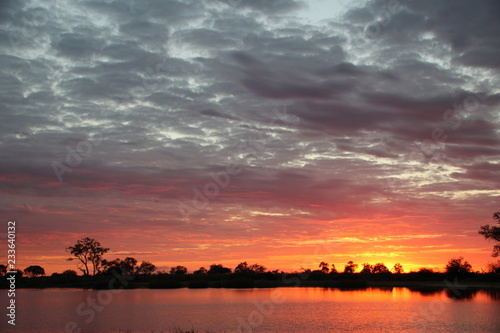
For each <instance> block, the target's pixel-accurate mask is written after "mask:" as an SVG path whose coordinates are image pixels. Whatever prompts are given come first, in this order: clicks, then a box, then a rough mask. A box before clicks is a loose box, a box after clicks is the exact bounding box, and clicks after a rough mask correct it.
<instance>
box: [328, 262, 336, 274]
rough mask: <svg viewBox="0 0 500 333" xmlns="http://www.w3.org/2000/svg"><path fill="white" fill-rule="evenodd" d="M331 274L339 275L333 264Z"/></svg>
mask: <svg viewBox="0 0 500 333" xmlns="http://www.w3.org/2000/svg"><path fill="white" fill-rule="evenodd" d="M330 274H337V269H336V268H335V264H332V268H331V269H330Z"/></svg>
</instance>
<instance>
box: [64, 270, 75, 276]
mask: <svg viewBox="0 0 500 333" xmlns="http://www.w3.org/2000/svg"><path fill="white" fill-rule="evenodd" d="M62 275H64V276H67V277H75V276H78V274H77V273H76V272H75V271H74V270H72V269H67V270H65V271H64V272H62Z"/></svg>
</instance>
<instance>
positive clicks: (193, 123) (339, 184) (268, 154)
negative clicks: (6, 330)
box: [0, 0, 500, 274]
mask: <svg viewBox="0 0 500 333" xmlns="http://www.w3.org/2000/svg"><path fill="white" fill-rule="evenodd" d="M457 3H459V4H457V5H456V6H455V7H454V8H453V11H450V8H449V6H450V5H449V4H448V3H447V2H444V1H443V2H437V3H436V2H433V1H418V2H415V1H413V2H409V1H408V2H404V3H403V2H401V4H400V7H398V8H394V7H390V8H389V7H387V6H388V5H387V3H386V2H385V1H361V2H356V5H352V6H350V5H348V4H347V5H345V6H343V7H342V8H340V7H338V6H336V5H335V6H334V5H332V7H331V10H332V16H331V18H329V17H328V15H326V14H325V11H326V10H327V9H325V8H326V7H325V5H322V6H321V8H319V7H318V8H314V7H309V8H308V7H307V3H306V2H302V1H299V0H284V1H279V2H278V3H277V4H275V5H272V4H271V2H263V1H254V2H247V1H243V2H232V3H230V4H228V3H224V2H200V3H196V4H194V3H193V2H189V1H180V0H179V1H161V2H151V3H150V4H147V5H146V4H144V5H141V6H139V5H132V6H125V5H123V3H122V2H111V1H105V2H100V3H97V2H81V1H80V2H75V3H61V2H58V1H54V2H37V1H27V2H23V3H15V2H11V3H7V4H6V5H2V6H0V14H1V15H2V21H3V22H4V23H2V24H4V25H5V26H8V27H9V28H8V29H7V28H6V29H7V30H5V29H4V30H2V31H9V33H10V34H11V35H9V36H10V37H13V36H14V37H16V38H4V39H2V41H3V42H0V58H1V59H2V63H3V64H4V66H2V69H0V75H1V76H0V78H1V82H2V89H1V90H0V129H1V131H0V146H1V149H0V159H1V161H2V163H1V164H0V192H1V198H2V199H1V202H2V205H1V206H0V212H1V214H0V215H1V216H2V219H3V220H4V221H5V224H4V225H5V226H4V231H2V232H0V235H1V234H3V235H4V236H5V235H6V231H7V226H6V222H7V221H8V220H16V221H17V234H16V235H17V236H16V237H17V238H16V244H17V250H18V252H17V256H18V258H17V263H18V268H25V267H26V266H29V265H40V266H42V267H44V268H45V269H46V272H47V273H48V274H51V273H53V272H62V271H63V270H65V269H76V266H75V265H74V262H67V261H65V259H66V258H68V254H67V253H66V252H65V248H67V247H68V246H70V245H73V244H74V243H75V242H76V241H77V239H79V238H82V237H91V238H95V239H96V240H98V241H100V242H101V244H102V245H103V246H106V247H109V248H110V249H111V251H110V252H109V254H107V256H106V258H107V259H114V258H117V257H119V258H122V259H124V258H125V257H126V256H131V257H134V258H136V259H138V260H139V261H142V260H148V261H151V262H153V263H154V264H155V265H157V266H158V267H159V268H160V269H165V270H168V268H169V267H171V266H176V265H184V266H186V267H188V269H189V270H190V271H193V270H195V269H198V268H199V267H200V266H205V267H207V268H208V267H209V266H210V265H211V264H213V263H222V264H224V265H226V266H229V267H231V268H234V267H235V266H236V265H237V264H238V263H239V262H242V261H247V262H249V263H260V264H263V265H265V266H266V267H268V268H269V269H280V270H285V271H292V270H300V269H301V268H311V269H315V268H317V266H318V264H319V262H321V261H327V262H328V263H330V264H331V263H335V265H336V267H337V269H340V270H341V269H343V266H344V265H345V263H346V262H347V261H349V260H353V261H354V262H356V263H358V264H360V265H361V264H362V263H364V262H368V263H371V264H375V263H378V262H383V263H385V264H386V265H387V266H391V267H392V266H393V265H394V264H395V263H397V262H400V263H401V264H402V265H403V267H404V268H405V270H406V271H409V270H411V269H417V268H419V267H422V266H426V267H432V268H436V269H442V268H444V266H445V265H446V262H447V261H448V260H449V259H450V258H452V257H458V256H463V257H465V259H466V260H467V261H469V262H470V263H471V264H472V266H473V268H474V269H475V270H480V269H481V268H483V267H485V265H486V263H487V262H489V261H493V258H491V257H490V253H491V250H492V246H493V244H492V243H491V242H488V241H486V240H484V238H483V237H482V236H480V235H478V234H477V231H478V229H479V227H480V226H481V225H484V224H487V223H490V224H492V223H494V221H493V220H492V218H491V217H492V214H493V213H494V212H496V211H499V210H500V202H499V196H500V190H499V188H500V183H499V179H500V164H499V162H498V161H499V157H500V135H499V134H500V128H499V120H500V117H499V114H500V113H499V112H498V111H499V106H498V102H499V100H500V94H499V90H498V87H499V86H500V84H499V83H500V82H498V78H499V77H500V76H499V75H498V74H499V73H498V71H499V68H500V62H499V59H500V49H499V48H498V45H500V42H499V40H498V38H499V37H498V36H500V24H499V23H498V15H497V13H498V10H499V5H498V3H497V2H495V1H484V2H481V3H480V4H479V3H474V4H472V3H471V2H468V1H462V0H460V1H458V2H457ZM231 4H232V5H231ZM381 11H384V13H386V14H387V13H389V14H388V15H386V16H385V20H381V18H380V17H378V16H373V13H378V12H381ZM325 16H326V19H325ZM19 22H28V23H29V22H31V23H29V27H31V28H32V29H31V30H29V31H28V30H27V29H26V26H23V25H22V24H20V23H19ZM28 23H24V24H25V25H27V24H28ZM28 32H30V33H28ZM9 40H10V42H9ZM5 239H6V238H5V237H3V238H2V245H1V249H2V250H1V251H0V262H5V261H6V256H7V248H6V242H4V240H5Z"/></svg>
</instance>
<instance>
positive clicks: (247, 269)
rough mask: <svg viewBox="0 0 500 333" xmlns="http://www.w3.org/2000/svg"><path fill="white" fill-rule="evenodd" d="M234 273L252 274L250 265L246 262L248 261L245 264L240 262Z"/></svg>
mask: <svg viewBox="0 0 500 333" xmlns="http://www.w3.org/2000/svg"><path fill="white" fill-rule="evenodd" d="M234 272H235V273H239V274H242V273H248V272H250V267H248V264H247V262H246V261H244V262H240V263H239V264H238V266H236V267H235V268H234Z"/></svg>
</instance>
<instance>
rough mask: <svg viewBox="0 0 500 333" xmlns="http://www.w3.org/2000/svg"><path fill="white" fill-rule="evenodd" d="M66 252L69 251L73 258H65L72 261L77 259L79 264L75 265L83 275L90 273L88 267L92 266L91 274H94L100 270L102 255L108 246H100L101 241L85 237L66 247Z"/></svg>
mask: <svg viewBox="0 0 500 333" xmlns="http://www.w3.org/2000/svg"><path fill="white" fill-rule="evenodd" d="M66 251H67V252H69V253H71V254H72V255H73V256H74V258H68V259H66V260H68V261H72V260H75V259H78V260H79V261H80V264H79V265H78V266H77V267H78V269H79V270H80V271H82V273H83V275H85V276H88V275H90V272H91V271H90V268H91V267H92V275H96V274H97V273H99V272H100V269H101V264H102V257H103V255H104V254H106V253H107V252H108V251H109V248H105V247H102V246H101V243H99V242H98V241H96V240H95V239H92V238H89V237H85V238H82V239H79V240H78V241H77V242H76V244H75V245H74V246H70V247H68V248H67V249H66Z"/></svg>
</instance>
